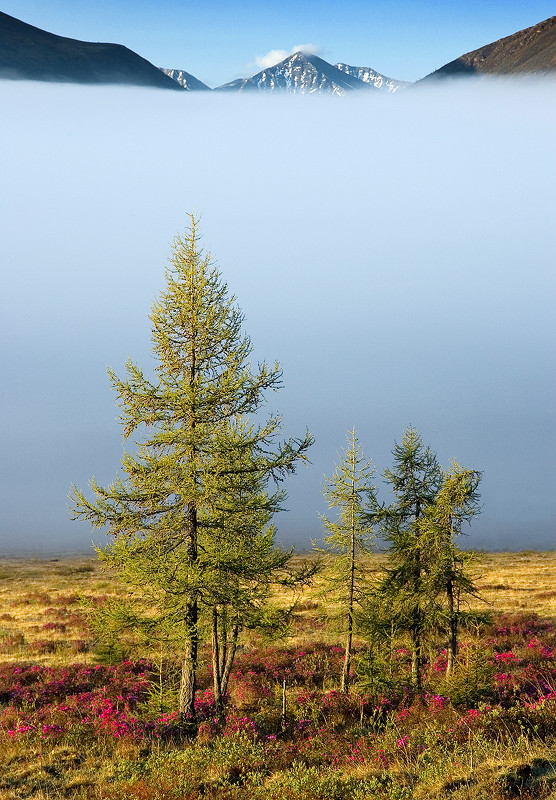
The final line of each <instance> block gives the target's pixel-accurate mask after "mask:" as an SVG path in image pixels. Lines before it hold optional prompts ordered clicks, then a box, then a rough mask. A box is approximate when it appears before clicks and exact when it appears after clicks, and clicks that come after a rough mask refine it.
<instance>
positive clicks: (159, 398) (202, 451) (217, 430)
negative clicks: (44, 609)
mask: <svg viewBox="0 0 556 800" xmlns="http://www.w3.org/2000/svg"><path fill="white" fill-rule="evenodd" d="M169 261H170V265H169V267H168V269H167V271H166V288H165V290H164V291H163V292H162V294H161V296H160V298H159V299H158V300H157V301H156V302H155V303H154V305H153V308H152V312H151V321H152V341H153V354H154V358H155V361H156V368H155V377H154V378H153V379H151V378H149V377H147V375H146V374H145V373H144V372H143V370H142V369H141V368H140V367H139V366H137V365H136V364H135V363H133V362H132V361H131V360H130V361H128V363H127V365H126V368H127V376H126V377H125V378H124V379H120V378H118V377H117V375H116V374H115V373H114V372H113V371H112V370H109V376H110V380H111V383H112V385H113V387H114V390H115V392H116V394H117V397H118V403H119V406H120V409H121V421H122V425H123V431H124V436H125V438H126V439H127V438H129V437H130V436H131V435H132V434H136V435H138V436H139V439H140V441H139V442H138V443H136V446H135V449H134V451H133V452H127V453H125V455H124V457H123V459H122V470H123V473H124V476H123V477H118V478H117V479H116V480H115V481H114V482H113V483H112V484H110V485H109V486H108V487H103V486H100V485H99V484H98V483H96V481H95V480H94V479H93V480H92V481H91V488H92V491H93V493H94V497H95V499H94V500H89V499H88V498H87V497H86V496H85V495H84V494H83V493H82V492H80V491H79V490H78V489H76V488H75V487H74V488H73V490H72V494H71V499H72V506H73V514H74V517H78V518H81V519H87V520H89V521H90V522H91V523H92V525H93V527H95V528H107V529H108V532H109V533H110V534H111V535H112V537H113V541H112V544H111V545H110V546H108V547H107V548H104V549H102V550H101V551H100V555H101V557H102V558H103V559H104V560H105V561H106V562H107V563H108V564H110V565H111V566H113V567H115V568H116V570H117V572H118V574H119V576H120V577H121V578H122V579H123V580H124V581H125V582H126V583H127V584H128V585H129V587H130V592H131V593H134V594H135V595H137V597H138V598H139V605H138V606H137V605H135V606H133V607H131V606H130V608H128V609H127V610H125V609H123V608H120V609H118V610H117V614H116V616H118V615H119V617H120V622H122V623H125V625H126V626H127V627H129V628H135V629H136V630H142V631H143V632H144V634H145V635H146V636H147V637H148V636H150V637H155V636H156V637H159V638H161V639H164V638H165V637H166V638H167V639H168V640H170V641H173V642H176V643H177V642H179V643H180V646H181V648H182V651H183V662H182V663H183V667H182V677H181V687H180V700H179V708H180V711H181V712H182V714H183V717H184V720H188V721H189V724H190V726H191V729H192V731H193V732H194V731H195V729H196V721H195V706H194V702H195V693H196V670H197V653H198V642H199V624H200V617H199V615H200V613H202V612H203V611H205V610H207V609H210V611H211V614H212V618H213V624H214V615H216V628H217V629H219V630H220V631H221V634H220V642H222V641H225V642H226V644H225V646H224V651H223V653H224V654H223V653H222V648H220V650H219V652H218V663H219V664H220V665H221V671H220V675H219V679H220V681H221V682H222V680H223V679H224V682H225V678H226V673H225V670H226V663H227V659H228V657H229V653H230V652H231V651H230V650H229V640H227V639H226V637H227V635H228V627H229V622H228V620H230V619H231V620H233V622H232V623H231V626H232V628H231V639H232V642H233V641H234V640H235V641H237V633H236V632H235V631H236V629H238V627H237V626H241V624H246V622H247V621H250V622H253V623H254V622H255V621H256V620H257V619H258V620H261V619H262V618H263V616H264V614H263V611H262V610H263V607H264V597H265V591H266V589H267V588H268V584H269V582H270V579H271V574H272V573H273V571H274V570H276V569H282V568H284V567H285V566H286V564H287V560H288V557H287V554H284V553H281V552H280V551H278V550H277V548H275V547H274V543H273V536H274V531H273V529H272V528H269V527H268V522H269V519H270V518H271V516H272V515H273V514H274V513H275V512H276V511H278V510H279V508H280V504H281V502H282V500H283V493H282V492H280V491H277V490H276V491H274V492H273V493H270V494H269V493H268V492H267V491H266V486H267V483H268V481H269V480H270V479H271V478H273V479H274V480H275V481H280V480H282V479H283V478H284V476H285V475H286V474H289V473H292V472H294V471H295V467H296V465H297V463H298V462H299V461H304V460H306V451H307V449H308V447H309V446H310V445H311V444H312V441H313V439H312V437H311V435H310V434H309V433H306V434H305V436H304V437H303V438H300V439H289V440H286V441H284V442H282V443H279V442H276V436H277V434H278V432H279V429H280V418H279V417H277V416H270V417H269V418H268V419H267V420H266V422H264V423H262V424H258V423H256V422H255V421H254V418H253V415H254V413H255V412H256V411H257V410H258V409H259V407H260V405H261V403H262V401H263V396H264V392H265V391H266V390H268V389H278V388H279V387H280V385H281V375H282V373H281V369H280V367H279V366H278V364H275V365H274V367H268V366H267V365H266V364H265V363H263V364H259V365H258V367H257V369H256V370H253V369H252V367H251V365H250V363H249V360H248V359H249V356H250V353H251V342H250V340H249V338H248V337H247V336H245V335H243V334H242V330H241V328H242V323H243V315H242V314H241V312H240V311H239V309H238V308H237V307H236V306H235V298H233V297H231V296H229V294H228V289H227V286H226V284H225V283H224V282H223V281H222V278H221V275H220V272H219V271H218V269H217V268H216V267H215V266H214V264H213V263H212V261H211V256H210V254H209V253H205V252H204V251H203V249H202V248H201V246H200V242H199V234H198V225H197V221H196V220H195V219H194V217H193V216H191V221H190V228H189V229H188V231H187V232H186V233H185V235H184V236H178V237H176V239H175V241H174V248H173V252H172V254H171V257H170V259H169ZM132 608H133V610H132ZM137 609H139V610H137ZM224 609H226V613H224ZM215 610H216V611H215ZM230 612H231V613H230ZM224 619H226V623H224ZM234 626H235V627H234ZM224 630H226V635H225V636H224V633H223V631H224ZM222 636H224V639H222ZM217 648H218V646H217ZM222 659H224V660H223V661H222ZM228 673H229V670H228Z"/></svg>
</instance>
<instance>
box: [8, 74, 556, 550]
mask: <svg viewBox="0 0 556 800" xmlns="http://www.w3.org/2000/svg"><path fill="white" fill-rule="evenodd" d="M555 88H556V84H555V83H554V82H553V81H545V82H542V81H541V82H534V81H528V80H523V81H517V82H515V83H513V82H504V81H498V82H494V83H490V82H488V81H484V80H482V81H478V82H471V83H463V84H461V83H457V82H456V83H448V84H446V85H444V86H442V87H431V88H429V89H421V90H412V91H410V92H406V93H404V94H403V95H396V96H394V97H373V96H371V97H368V96H364V97H362V96H357V97H344V98H325V97H245V96H222V95H214V96H213V95H208V96H207V94H206V93H199V94H198V95H197V94H194V93H191V94H188V95H185V96H181V95H177V96H176V95H174V94H173V93H169V94H172V96H168V95H167V94H166V93H164V92H160V93H159V92H156V91H155V90H141V89H133V88H131V89H130V88H97V87H78V86H68V85H59V86H58V85H46V84H38V83H37V84H35V83H31V82H30V83H24V82H9V81H4V82H0V98H1V102H2V107H3V114H4V120H5V124H4V125H3V126H2V132H1V133H0V140H1V146H2V152H3V154H4V161H5V163H4V166H3V180H2V182H1V185H0V193H1V196H2V207H3V209H4V212H3V214H2V218H1V221H0V226H1V234H2V237H1V240H2V262H3V291H2V301H1V302H2V315H1V318H0V326H1V336H2V348H1V359H2V360H1V367H2V376H3V381H2V383H3V390H2V394H1V398H0V411H1V414H0V426H1V428H2V441H3V447H2V450H1V452H0V492H1V504H2V509H3V514H2V519H1V520H0V554H3V553H9V552H16V551H17V552H23V551H27V552H34V553H48V552H62V551H74V552H82V551H86V550H87V549H89V548H90V542H91V539H92V533H91V531H90V529H89V528H88V526H87V525H85V524H82V523H76V522H72V521H70V519H69V515H68V512H67V508H66V504H67V494H68V491H69V488H70V485H71V484H72V483H76V484H77V485H78V486H79V487H81V488H83V487H85V486H86V485H87V482H88V480H89V478H90V477H91V476H92V475H94V476H95V478H96V479H97V480H98V481H99V482H100V483H107V482H109V481H110V480H112V479H113V478H114V477H115V475H116V472H117V471H118V469H119V465H120V459H121V455H122V437H121V431H120V428H119V424H118V421H117V413H118V410H117V406H116V403H115V398H114V396H113V393H112V391H111V389H110V387H109V384H108V380H107V376H106V366H107V365H110V366H111V367H113V368H114V369H115V370H116V372H118V373H119V374H122V373H123V371H124V369H123V365H124V363H125V360H126V359H127V357H128V356H131V357H132V358H133V360H135V361H136V362H138V363H139V364H141V365H144V366H146V367H148V366H149V365H150V330H149V321H148V313H149V310H150V306H151V304H152V301H153V299H154V297H155V295H156V294H157V293H158V292H159V291H160V290H161V289H162V287H163V285H164V268H165V264H166V258H167V256H168V254H169V252H170V247H171V241H172V239H173V236H174V235H175V233H176V232H178V231H181V230H183V229H184V226H185V224H186V218H187V214H188V212H190V211H193V212H195V213H196V214H198V215H200V216H201V229H202V233H203V236H204V242H205V245H206V246H207V247H208V248H209V249H210V250H211V251H212V253H213V255H214V258H215V259H216V261H217V262H218V264H219V266H220V268H221V270H222V273H223V277H224V278H225V280H226V281H227V282H228V285H229V287H230V290H231V292H233V294H235V295H236V297H237V301H238V304H239V306H240V307H241V308H242V310H243V311H244V313H245V315H246V321H245V330H246V332H247V333H248V334H249V335H250V336H251V338H252V342H253V345H254V361H256V360H257V359H266V360H268V361H270V362H273V361H274V359H278V360H279V361H280V362H281V364H282V365H283V367H284V384H285V385H284V389H283V390H282V391H281V392H280V393H279V394H276V395H271V396H269V397H268V402H267V406H266V413H268V412H270V411H278V412H280V413H281V414H282V416H283V419H284V435H300V434H302V432H303V431H304V429H305V427H308V428H309V429H310V430H311V431H312V432H313V433H314V435H315V437H316V444H315V445H314V447H313V448H312V453H311V455H310V457H311V461H312V463H311V465H310V466H309V467H308V468H307V469H305V468H303V467H302V468H301V469H300V470H299V471H298V474H297V475H296V476H294V477H293V478H292V479H291V480H290V481H288V484H287V488H288V493H289V499H288V501H287V503H286V505H287V507H288V509H289V511H288V512H287V513H284V514H282V515H281V517H280V519H279V520H278V524H279V533H280V537H281V539H283V540H284V541H287V542H295V543H296V544H298V545H299V546H301V547H305V546H307V545H308V543H309V541H310V538H311V537H313V538H315V537H318V536H319V535H320V534H321V528H320V523H319V520H318V516H317V511H318V510H320V511H324V510H325V507H324V501H323V499H322V495H321V488H322V480H323V475H324V474H327V475H330V474H331V473H332V472H333V469H334V463H335V461H336V460H337V452H338V450H339V449H340V448H341V447H342V446H343V445H344V443H345V435H346V432H347V430H348V428H351V427H352V426H355V427H356V430H357V433H358V436H359V439H360V441H361V442H362V444H363V446H364V449H365V453H366V455H367V456H368V457H372V458H373V461H374V463H375V465H376V468H377V485H379V487H380V490H381V493H382V496H383V497H384V499H386V498H387V494H385V493H384V492H383V489H384V490H385V489H386V487H385V486H384V483H383V480H382V478H381V473H382V471H383V470H384V468H385V467H386V466H389V465H390V464H391V449H392V446H393V443H394V440H400V439H401V437H402V435H403V431H404V429H405V428H406V427H407V426H408V425H410V424H411V425H413V426H415V427H416V428H417V429H418V430H419V431H420V432H421V433H422V436H423V440H424V442H425V443H427V444H430V445H431V447H432V448H433V449H434V450H436V452H437V453H438V457H439V460H440V462H441V463H442V464H443V465H445V466H448V464H449V461H450V459H451V458H456V459H457V460H458V461H460V463H462V464H463V465H464V466H468V467H472V468H475V469H479V470H482V471H483V473H484V477H483V483H482V485H481V493H482V499H483V513H482V515H481V517H479V518H478V519H477V520H476V521H474V523H473V527H472V528H471V529H470V536H469V540H468V541H469V544H470V545H472V546H481V547H486V548H489V549H527V548H539V549H546V548H549V547H554V543H555V542H556V536H555V524H554V521H555V501H554V478H555V470H554V461H553V456H552V454H553V451H554V447H555V445H556V441H555V434H554V418H553V411H552V408H553V403H554V391H553V389H554V335H555V323H554V295H555V292H554V252H555V244H556V241H555V239H556V236H555V233H554V230H555V228H554V185H555V177H556V174H555V173H556V169H555V157H554V146H553V140H554V131H555V128H556V126H555V123H556V108H555V104H554V93H555ZM7 123H9V124H7ZM262 413H265V409H263V411H262ZM96 539H97V541H101V542H102V541H104V539H103V537H102V535H101V536H99V535H98V534H97V536H96Z"/></svg>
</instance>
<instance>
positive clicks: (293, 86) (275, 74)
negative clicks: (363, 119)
mask: <svg viewBox="0 0 556 800" xmlns="http://www.w3.org/2000/svg"><path fill="white" fill-rule="evenodd" d="M374 88H375V87H374V86H373V85H371V84H369V83H365V82H364V81H362V80H360V79H359V78H357V77H354V76H352V75H349V74H348V73H346V72H342V70H339V69H338V68H337V67H334V66H333V65H332V64H329V63H328V61H324V59H322V58H319V57H318V56H314V55H308V54H306V53H302V52H297V53H294V54H293V55H292V56H288V58H285V59H284V60H283V61H280V63H279V64H275V65H274V66H273V67H268V68H267V69H263V70H262V71H261V72H257V74H256V75H253V76H252V77H251V78H245V79H244V78H238V79H237V80H235V81H231V82H230V83H225V84H224V85H223V86H218V87H217V90H218V91H235V92H245V91H259V92H272V91H282V92H288V93H290V94H336V95H342V94H345V93H346V92H350V91H352V90H357V89H359V90H361V89H362V90H363V91H369V90H374Z"/></svg>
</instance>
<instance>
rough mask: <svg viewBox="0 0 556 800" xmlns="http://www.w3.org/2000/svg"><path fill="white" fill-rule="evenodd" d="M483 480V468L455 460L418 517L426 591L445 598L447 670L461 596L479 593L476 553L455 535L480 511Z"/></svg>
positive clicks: (455, 640) (454, 650) (455, 639)
mask: <svg viewBox="0 0 556 800" xmlns="http://www.w3.org/2000/svg"><path fill="white" fill-rule="evenodd" d="M480 480H481V474H480V472H477V471H476V470H471V469H464V468H462V467H461V466H460V465H459V464H458V463H457V462H456V461H454V462H453V463H452V466H451V468H450V469H449V470H448V471H447V472H445V473H444V479H443V481H442V486H441V487H440V490H439V491H438V494H437V495H436V497H435V498H434V502H433V503H432V504H431V505H429V506H428V507H427V508H426V509H425V511H424V513H423V515H422V516H421V517H420V519H419V521H418V530H417V534H418V543H417V547H418V549H419V551H420V553H421V554H422V567H423V570H424V574H425V577H424V584H425V591H426V593H427V594H428V596H429V598H430V599H435V600H437V602H438V601H440V602H441V601H442V599H443V600H445V603H444V605H440V611H441V617H444V619H445V622H446V623H447V628H448V632H449V636H448V648H447V650H448V663H447V669H446V672H447V673H448V674H449V673H450V672H451V671H452V668H453V666H454V660H455V657H456V655H457V647H458V621H459V615H460V602H461V599H462V597H464V596H465V595H471V596H476V595H477V589H476V587H475V585H474V583H473V581H472V579H471V577H470V576H469V574H468V569H467V568H468V564H469V562H470V561H471V560H472V559H473V554H472V553H466V552H464V551H462V550H461V549H460V548H459V547H458V545H457V543H456V541H455V539H456V537H458V536H459V535H460V534H461V533H462V528H463V525H464V524H465V523H468V522H470V521H471V519H472V518H473V517H474V516H475V515H476V514H478V513H480V508H479V494H478V491H477V488H478V486H479V483H480Z"/></svg>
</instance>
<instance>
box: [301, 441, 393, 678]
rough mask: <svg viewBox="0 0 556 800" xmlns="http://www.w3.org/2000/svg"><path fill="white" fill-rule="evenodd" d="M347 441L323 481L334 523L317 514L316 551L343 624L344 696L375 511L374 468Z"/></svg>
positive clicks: (364, 583)
mask: <svg viewBox="0 0 556 800" xmlns="http://www.w3.org/2000/svg"><path fill="white" fill-rule="evenodd" d="M347 439H348V443H347V446H346V447H345V449H344V450H343V452H342V455H341V457H340V462H339V464H337V466H336V469H335V471H334V474H333V475H332V477H331V478H325V485H324V492H323V494H324V497H325V499H326V500H327V502H328V505H329V506H330V508H331V509H337V516H336V518H335V519H329V518H328V517H327V516H325V515H321V519H322V522H323V525H324V529H325V531H326V536H325V537H324V538H323V542H324V547H322V546H321V547H317V548H316V549H317V550H319V551H320V552H324V553H326V554H328V555H330V565H329V566H330V569H329V570H328V571H327V574H328V581H327V594H328V593H329V594H330V596H333V597H334V598H335V599H336V601H337V603H338V607H339V612H340V614H341V616H342V617H343V619H344V621H345V637H346V639H345V647H344V665H343V670H342V679H341V690H342V692H345V693H348V692H349V673H350V666H351V654H352V641H353V633H354V624H355V618H356V615H355V608H356V605H357V604H358V603H359V602H360V601H361V598H362V595H363V594H364V587H365V585H366V569H365V566H366V565H364V564H362V563H361V556H363V555H364V554H366V553H369V552H370V551H371V550H372V547H373V544H374V541H375V533H374V528H373V518H374V515H375V513H376V510H377V507H378V506H377V500H376V494H375V487H374V486H373V485H372V477H373V474H374V469H373V468H372V466H371V462H370V461H367V460H366V459H365V458H364V455H363V451H362V448H361V446H360V444H359V442H358V440H357V436H356V435H355V429H353V430H351V431H349V433H348V435H347Z"/></svg>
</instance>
